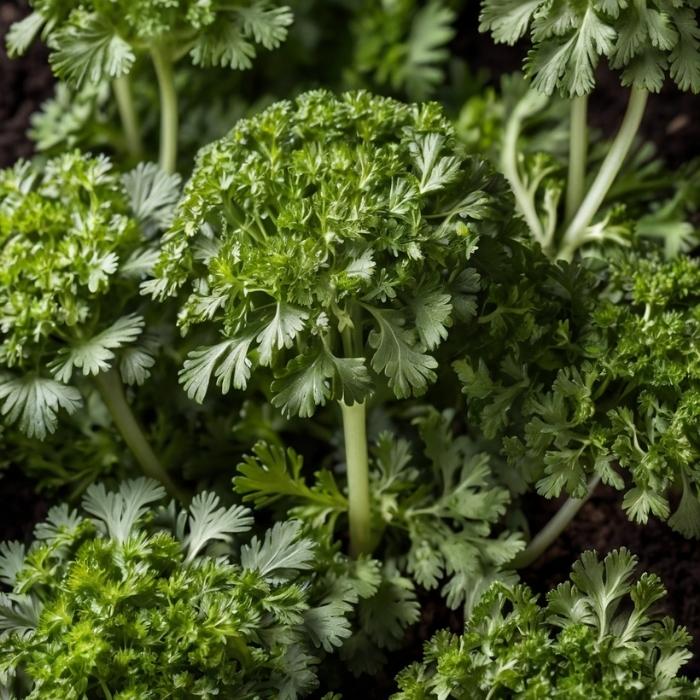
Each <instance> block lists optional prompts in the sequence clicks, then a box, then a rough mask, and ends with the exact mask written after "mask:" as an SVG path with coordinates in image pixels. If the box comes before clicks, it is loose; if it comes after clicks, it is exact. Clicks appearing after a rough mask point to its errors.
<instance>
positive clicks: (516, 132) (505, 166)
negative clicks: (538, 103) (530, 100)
mask: <svg viewBox="0 0 700 700" xmlns="http://www.w3.org/2000/svg"><path fill="white" fill-rule="evenodd" d="M523 105H524V102H519V103H518V104H517V105H516V107H515V109H514V110H513V112H512V113H511V115H510V118H509V119H508V122H507V124H506V130H505V134H504V136H503V152H502V153H501V169H502V170H503V174H504V175H505V176H506V179H507V180H508V182H509V183H510V186H511V189H512V190H513V194H514V195H515V202H516V204H517V206H518V208H519V209H520V213H521V214H522V215H523V216H524V217H525V221H526V223H527V225H528V228H529V229H530V233H531V234H532V236H533V238H534V239H535V240H536V241H539V242H540V243H542V242H543V241H544V230H543V228H542V222H541V221H540V218H539V216H537V210H536V209H535V202H534V201H533V198H532V197H531V196H530V194H529V192H528V191H527V188H526V187H525V185H524V184H523V181H522V180H521V179H520V172H519V170H518V139H519V138H520V128H521V125H522V121H523V119H524V116H525V114H526V113H527V109H526V107H525V106H523Z"/></svg>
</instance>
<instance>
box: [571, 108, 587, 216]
mask: <svg viewBox="0 0 700 700" xmlns="http://www.w3.org/2000/svg"><path fill="white" fill-rule="evenodd" d="M569 129H570V131H569V179H568V182H567V186H566V221H567V222H569V221H571V220H572V219H573V218H574V216H575V215H576V212H577V211H578V208H579V207H580V206H581V202H582V201H583V197H584V194H585V189H586V163H587V160H588V95H581V96H580V97H574V98H573V100H571V120H570V127H569Z"/></svg>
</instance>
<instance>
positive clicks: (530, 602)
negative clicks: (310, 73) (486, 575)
mask: <svg viewBox="0 0 700 700" xmlns="http://www.w3.org/2000/svg"><path fill="white" fill-rule="evenodd" d="M635 565H636V558H635V557H634V556H633V555H631V554H630V553H629V552H628V551H627V550H626V549H624V548H623V549H620V550H616V551H613V552H611V553H610V554H608V555H607V556H606V557H605V559H604V560H603V561H600V560H599V559H598V557H597V556H596V555H595V553H593V552H585V553H584V554H583V555H582V556H581V559H580V560H579V561H577V562H576V563H575V564H574V567H573V571H572V573H571V580H570V581H566V582H565V583H562V584H560V585H559V586H557V588H555V589H554V590H552V591H550V592H549V594H548V595H547V603H546V605H544V606H543V605H541V604H540V603H539V602H538V600H537V596H536V595H534V594H533V593H532V591H531V590H530V589H529V588H528V587H527V586H523V585H518V586H504V585H503V584H501V583H496V584H494V585H493V587H492V588H491V589H490V590H489V591H488V592H487V593H486V594H485V595H484V597H483V599H482V601H481V602H480V603H479V605H478V606H477V608H476V609H475V610H474V613H473V615H472V616H471V618H470V619H469V620H468V622H467V626H466V630H465V632H464V634H463V635H461V636H457V635H454V634H451V633H449V632H447V631H443V632H439V633H438V634H437V635H436V636H435V637H434V638H433V639H432V640H430V641H429V642H428V643H427V644H426V646H425V659H424V661H422V662H419V663H416V664H413V665H411V666H409V667H408V668H406V669H405V670H404V671H402V672H401V673H400V674H399V676H398V678H397V682H398V685H399V689H400V690H399V692H398V693H396V694H395V695H392V700H418V699H419V698H420V699H424V698H425V699H427V698H442V699H444V700H447V699H448V698H454V700H478V699H481V698H484V700H485V699H486V698H489V699H491V698H523V699H524V698H545V697H546V698H562V699H563V698H576V699H580V700H583V698H600V699H601V700H602V699H603V698H610V700H612V699H613V698H616V699H618V698H619V699H620V700H637V699H638V698H649V699H651V698H662V697H672V698H693V697H697V692H698V685H697V684H692V683H691V682H689V681H688V680H686V679H685V678H683V677H682V676H679V671H680V669H681V668H682V666H683V665H684V664H685V663H686V662H687V661H688V659H689V657H690V654H689V652H688V650H687V646H688V643H689V641H690V638H689V635H688V633H687V632H686V630H685V628H683V627H676V626H675V624H674V623H673V621H672V620H671V619H670V618H667V617H665V618H660V617H659V616H658V615H657V614H656V613H655V612H654V605H655V604H656V603H657V601H659V600H660V599H661V598H663V596H664V594H665V590H664V587H663V585H662V584H661V581H660V580H659V578H658V577H657V576H655V575H654V574H642V575H641V576H640V577H639V578H638V579H636V580H634V578H633V574H634V568H635Z"/></svg>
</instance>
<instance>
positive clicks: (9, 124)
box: [0, 0, 700, 699]
mask: <svg viewBox="0 0 700 700" xmlns="http://www.w3.org/2000/svg"><path fill="white" fill-rule="evenodd" d="M477 5H478V3H476V2H473V3H469V6H470V8H469V9H468V10H467V11H466V13H465V16H464V18H463V24H462V29H463V31H462V32H461V35H460V38H459V39H458V40H457V41H456V42H455V44H456V49H457V50H458V51H459V53H460V54H461V55H462V56H464V57H465V58H467V59H468V60H469V61H470V62H471V63H472V65H476V66H483V67H488V68H489V70H490V71H491V73H492V75H493V76H494V77H495V76H497V75H498V74H500V73H502V72H505V71H511V70H516V69H517V68H518V66H519V64H520V57H521V56H522V55H523V54H522V51H521V50H520V49H518V48H516V49H512V48H509V47H502V46H495V45H494V44H493V43H492V42H491V41H490V40H489V38H488V37H485V36H482V35H479V34H478V33H477V32H476V26H477V20H476V14H477V11H476V7H477ZM25 12H26V4H25V3H24V2H23V1H20V0H17V1H14V2H0V41H2V42H3V43H4V35H5V32H6V30H7V27H8V26H9V24H11V23H12V22H13V21H15V20H16V19H17V18H18V17H20V16H21V15H23V14H24V13H25ZM601 81H602V84H601V88H600V90H599V91H598V93H597V94H596V96H595V97H594V100H593V109H592V114H593V119H594V121H595V123H596V125H597V126H599V127H600V128H602V129H604V130H605V131H606V132H608V133H611V132H612V131H614V129H615V125H616V124H617V123H618V122H619V119H620V117H621V114H622V113H623V111H624V106H625V103H626V91H625V90H623V89H622V88H621V87H619V84H618V83H617V82H616V80H615V78H614V76H611V75H610V74H609V73H606V72H605V71H603V72H602V73H601ZM52 85H53V79H52V76H51V73H50V70H49V68H48V64H47V62H46V52H45V50H44V49H42V48H41V47H34V48H32V49H31V50H30V51H29V53H28V55H27V56H26V57H24V58H22V59H19V60H10V59H9V58H8V57H7V55H6V53H5V52H4V49H2V48H0V167H5V166H7V165H11V164H12V163H13V162H14V161H15V160H16V159H17V158H18V157H20V156H26V155H29V154H30V153H31V144H30V143H29V141H28V140H27V138H26V130H27V127H28V125H29V117H30V115H31V114H32V112H34V111H35V110H36V109H37V108H38V106H39V105H40V103H41V102H42V101H43V100H44V99H46V98H47V97H48V96H49V95H50V93H51V88H52ZM699 114H700V99H699V98H698V97H696V96H690V95H681V94H679V93H678V92H677V91H676V90H675V89H674V88H673V87H669V88H668V89H667V90H665V91H664V92H663V94H661V95H658V96H654V97H653V98H652V99H651V102H650V105H649V111H648V113H647V116H646V118H645V122H644V134H645V136H646V137H647V138H649V139H651V140H653V141H654V142H655V143H656V144H657V146H658V148H659V152H660V154H661V155H663V156H664V157H665V158H666V159H667V160H668V162H669V163H670V164H671V165H673V166H676V165H678V164H680V163H682V162H683V161H685V160H687V159H689V158H691V157H693V156H696V155H698V154H700V119H698V118H697V116H698V115H699ZM0 493H1V494H2V496H3V498H2V502H3V507H2V512H0V540H4V539H12V538H18V539H27V538H28V537H30V535H31V529H32V527H33V523H34V522H36V521H37V520H39V519H41V518H42V517H43V515H44V514H45V512H46V507H47V505H46V503H45V501H44V500H43V499H41V498H40V497H37V496H36V495H35V494H34V492H33V489H32V484H31V482H30V481H29V480H28V479H27V478H26V477H24V476H23V475H22V474H21V473H20V472H19V471H11V472H9V473H7V474H6V475H5V476H4V478H2V479H1V480H0ZM620 500H621V497H620V495H619V494H618V493H616V492H614V491H612V490H611V489H609V488H605V487H601V488H599V489H598V490H597V491H596V493H595V495H594V497H593V498H592V499H591V500H590V501H589V502H588V503H587V504H586V505H585V506H584V507H583V508H582V510H581V512H580V513H579V515H578V517H577V518H576V519H575V521H574V522H573V523H572V524H571V526H570V527H569V528H568V530H567V531H566V532H565V533H564V535H562V537H561V538H560V539H559V540H558V541H557V542H556V543H555V544H554V546H553V547H552V548H551V549H550V550H549V551H548V552H547V553H546V554H545V555H544V556H543V557H542V559H541V560H540V561H539V562H537V564H536V565H534V566H532V567H531V568H530V569H528V570H526V571H525V572H523V577H524V579H525V580H526V582H527V583H529V584H530V585H531V586H532V587H533V588H534V589H535V590H537V591H540V592H545V591H546V590H548V589H549V588H551V587H552V586H553V585H556V584H557V583H559V582H560V581H562V580H564V578H566V576H567V575H568V573H569V570H570V567H571V564H572V563H573V562H574V561H575V559H576V558H577V557H578V555H579V554H580V553H581V552H583V551H585V550H586V549H590V548H595V549H597V550H598V551H599V552H601V553H604V552H607V551H609V550H611V549H614V548H616V547H620V546H626V547H628V548H629V549H630V550H631V551H633V552H634V553H635V554H636V555H637V556H638V557H639V560H640V569H644V570H647V571H653V572H656V573H657V574H658V575H659V576H660V577H661V578H662V580H663V581H664V583H665V585H666V587H667V588H668V591H669V595H668V597H667V599H666V603H665V607H666V611H667V612H668V613H669V614H670V615H672V616H673V617H674V618H675V619H676V620H677V621H678V622H680V623H682V624H685V625H686V626H687V627H688V629H689V631H690V632H691V634H693V635H694V637H695V640H696V642H695V652H696V658H695V659H694V660H693V662H691V664H690V665H689V667H688V669H687V670H688V673H689V675H692V676H694V677H698V676H700V543H699V542H693V541H688V540H685V539H684V538H682V537H680V536H679V535H676V534H674V533H673V532H672V531H671V530H670V529H669V528H668V527H667V526H665V525H664V524H662V523H659V522H657V521H652V522H650V523H649V524H648V525H646V526H644V527H642V526H636V525H633V524H631V523H630V522H629V521H628V520H627V518H626V517H625V515H624V513H623V512H622V510H621V508H620ZM527 506H528V507H527V510H528V514H529V515H531V516H532V527H533V529H535V530H536V529H537V528H538V527H540V526H541V525H543V524H544V523H545V522H546V520H547V518H548V517H549V516H550V515H551V514H552V513H553V512H554V510H555V508H556V503H552V502H547V501H545V500H543V499H540V498H538V497H537V496H532V497H530V498H529V499H528V502H527ZM448 624H449V625H451V626H455V625H456V624H457V623H456V621H455V619H453V617H452V616H451V615H450V614H449V613H448V612H446V611H445V610H444V608H441V607H440V606H439V605H438V604H437V603H436V601H435V600H433V599H432V598H426V600H425V605H424V620H423V623H422V624H421V625H420V627H419V629H418V630H416V631H415V633H414V637H413V639H412V640H411V641H412V643H411V650H410V651H409V652H408V653H406V654H403V655H402V657H401V659H396V660H394V663H392V664H391V665H392V668H387V669H386V673H385V674H383V675H384V678H383V679H375V681H374V683H373V686H374V688H373V692H372V691H370V688H369V687H368V688H367V690H366V691H365V688H364V687H362V686H363V684H361V683H360V684H358V685H357V686H356V689H357V690H360V691H361V692H363V693H364V694H365V697H367V698H368V699H369V698H371V697H377V698H380V697H383V698H385V697H386V696H387V695H388V692H389V690H390V688H391V686H390V681H389V679H390V678H391V677H392V676H393V671H394V670H395V669H394V668H393V666H395V665H397V666H401V665H403V664H404V663H407V662H410V661H411V660H413V659H414V658H416V657H417V656H418V655H420V647H421V643H422V641H423V640H424V639H426V638H428V637H429V636H430V635H431V634H432V632H433V631H435V630H436V629H437V628H439V627H441V626H445V625H448ZM382 681H383V682H382Z"/></svg>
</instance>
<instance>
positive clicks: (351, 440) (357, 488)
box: [340, 401, 372, 557]
mask: <svg viewBox="0 0 700 700" xmlns="http://www.w3.org/2000/svg"><path fill="white" fill-rule="evenodd" d="M340 408H341V410H342V413H343V432H344V434H345V461H346V463H347V469H348V505H349V508H348V510H349V517H350V554H351V555H352V556H353V557H357V556H359V555H360V554H368V553H369V552H371V551H372V547H371V535H372V517H371V512H370V500H369V467H368V459H367V427H366V413H367V410H366V407H365V404H364V403H355V404H353V405H352V406H348V405H347V404H346V403H344V402H343V401H341V402H340Z"/></svg>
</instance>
